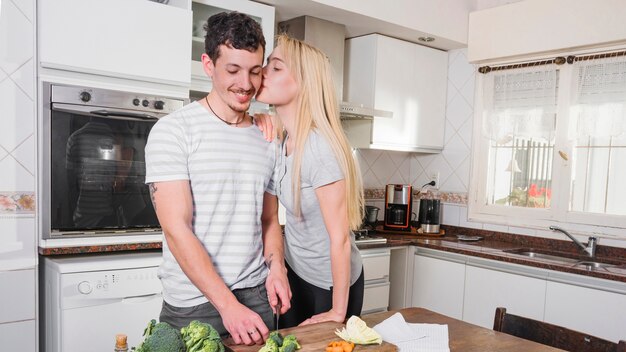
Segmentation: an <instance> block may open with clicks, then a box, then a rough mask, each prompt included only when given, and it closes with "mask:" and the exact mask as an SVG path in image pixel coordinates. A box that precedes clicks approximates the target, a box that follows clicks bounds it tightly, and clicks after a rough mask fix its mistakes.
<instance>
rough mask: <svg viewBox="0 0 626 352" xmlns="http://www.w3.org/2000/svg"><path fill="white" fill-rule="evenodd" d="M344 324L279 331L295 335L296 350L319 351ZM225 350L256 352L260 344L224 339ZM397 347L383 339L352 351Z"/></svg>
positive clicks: (382, 351) (386, 350)
mask: <svg viewBox="0 0 626 352" xmlns="http://www.w3.org/2000/svg"><path fill="white" fill-rule="evenodd" d="M344 326H345V325H344V324H340V323H336V322H325V323H319V324H312V325H306V326H298V327H294V328H289V329H281V330H279V331H280V333H281V334H282V335H283V336H285V335H289V334H294V335H296V338H297V339H298V342H299V343H300V346H302V349H299V350H298V352H312V351H315V352H319V351H322V352H323V351H325V349H326V346H328V344H329V343H330V342H331V341H339V340H341V338H340V337H339V336H337V335H335V329H338V328H343V327H344ZM224 344H225V345H226V350H227V351H233V352H256V351H258V350H259V349H261V347H262V345H255V346H245V345H233V342H232V340H226V341H224ZM397 350H398V348H397V347H396V346H395V345H392V344H390V343H388V342H385V341H383V343H382V345H356V346H355V347H354V352H359V351H363V352H365V351H379V352H395V351H397Z"/></svg>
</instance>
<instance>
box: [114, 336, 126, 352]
mask: <svg viewBox="0 0 626 352" xmlns="http://www.w3.org/2000/svg"><path fill="white" fill-rule="evenodd" d="M113 351H114V352H128V342H126V335H125V334H117V335H115V349H114V350H113Z"/></svg>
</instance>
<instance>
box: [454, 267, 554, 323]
mask: <svg viewBox="0 0 626 352" xmlns="http://www.w3.org/2000/svg"><path fill="white" fill-rule="evenodd" d="M494 264H496V263H495V262H494ZM520 269H521V268H520ZM545 292H546V280H545V278H543V279H541V278H534V277H528V276H523V275H517V274H513V273H509V272H504V271H499V270H492V269H487V268H479V267H475V266H471V265H467V267H466V276H465V296H464V305H463V320H464V321H466V322H469V323H472V324H476V325H480V326H482V327H485V328H493V319H494V315H495V312H496V308H497V307H505V308H506V309H507V312H510V313H512V314H516V315H521V316H524V317H528V318H532V319H536V320H543V311H544V301H545Z"/></svg>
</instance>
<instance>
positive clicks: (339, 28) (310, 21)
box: [278, 16, 393, 145]
mask: <svg viewBox="0 0 626 352" xmlns="http://www.w3.org/2000/svg"><path fill="white" fill-rule="evenodd" d="M278 32H279V33H287V34H288V35H289V36H291V37H293V38H297V39H300V40H302V41H304V42H306V43H309V44H311V45H313V46H315V47H317V48H319V49H320V50H322V51H323V52H324V53H326V55H328V58H329V59H330V63H331V66H332V68H333V71H334V75H335V76H334V77H333V78H334V81H335V86H336V90H337V100H338V101H340V102H341V103H340V105H339V112H340V114H341V119H342V121H353V120H369V125H370V129H371V121H372V119H373V118H374V116H376V117H389V118H390V117H393V113H392V112H390V111H382V110H376V109H374V107H370V106H363V105H362V104H355V103H349V102H344V101H343V99H342V98H343V65H344V46H345V39H346V26H344V25H343V24H339V23H334V22H330V21H326V20H322V19H319V18H316V17H311V16H300V17H296V18H293V19H291V20H288V21H284V22H280V23H278ZM370 136H371V131H370ZM368 145H369V142H368Z"/></svg>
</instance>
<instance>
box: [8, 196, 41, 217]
mask: <svg viewBox="0 0 626 352" xmlns="http://www.w3.org/2000/svg"><path fill="white" fill-rule="evenodd" d="M35 206H36V203H35V193H34V192H0V213H13V214H30V213H35Z"/></svg>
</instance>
